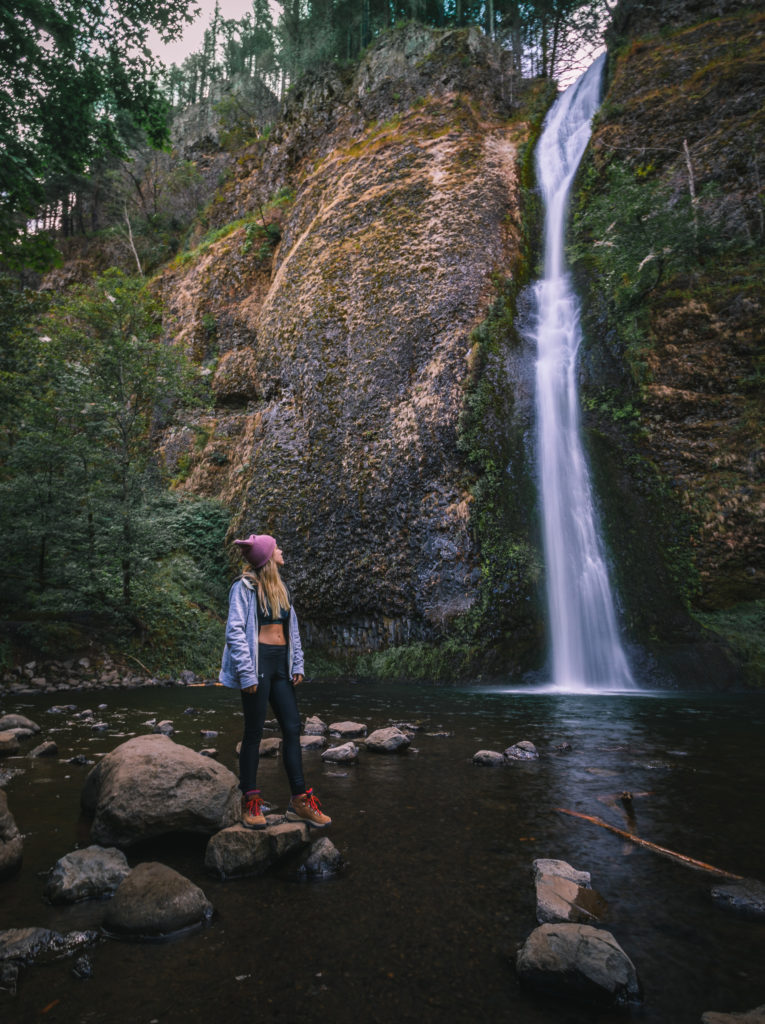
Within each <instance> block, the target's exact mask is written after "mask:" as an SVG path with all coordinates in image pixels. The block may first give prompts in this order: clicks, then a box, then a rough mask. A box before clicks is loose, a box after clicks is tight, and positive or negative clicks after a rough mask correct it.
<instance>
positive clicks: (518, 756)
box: [505, 740, 539, 761]
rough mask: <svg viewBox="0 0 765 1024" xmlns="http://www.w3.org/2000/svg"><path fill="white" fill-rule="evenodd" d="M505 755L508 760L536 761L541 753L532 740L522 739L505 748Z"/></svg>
mask: <svg viewBox="0 0 765 1024" xmlns="http://www.w3.org/2000/svg"><path fill="white" fill-rule="evenodd" d="M505 757H506V758H507V760H508V761H534V760H535V759H536V758H538V757H539V754H538V753H537V748H536V747H535V746H534V744H533V743H531V742H530V740H521V742H520V743H515V744H514V745H513V746H512V747H508V748H507V749H506V750H505Z"/></svg>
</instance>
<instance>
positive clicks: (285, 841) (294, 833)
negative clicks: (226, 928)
mask: <svg viewBox="0 0 765 1024" xmlns="http://www.w3.org/2000/svg"><path fill="white" fill-rule="evenodd" d="M267 820H268V821H269V825H268V828H266V829H259V830H255V829H249V828H245V827H244V825H242V824H241V823H240V824H237V825H232V826H231V827H230V828H226V829H223V830H222V831H221V832H217V833H216V834H215V835H214V836H211V837H210V840H209V842H208V844H207V849H206V850H205V867H206V868H207V870H208V871H210V872H211V873H212V874H214V875H217V876H218V878H223V879H226V878H236V877H238V876H241V875H259V874H262V873H263V872H264V871H267V870H268V868H270V867H271V866H272V865H274V864H277V863H278V862H279V861H280V860H283V859H284V858H285V857H288V856H289V855H290V854H291V853H293V852H295V851H296V850H298V849H300V848H301V847H302V846H305V845H306V843H307V842H308V826H307V825H304V824H302V823H301V822H284V821H283V819H282V818H281V817H277V818H276V819H275V820H276V821H278V822H279V823H278V824H275V825H271V823H270V822H271V820H272V819H271V818H270V817H269V818H268V819H267Z"/></svg>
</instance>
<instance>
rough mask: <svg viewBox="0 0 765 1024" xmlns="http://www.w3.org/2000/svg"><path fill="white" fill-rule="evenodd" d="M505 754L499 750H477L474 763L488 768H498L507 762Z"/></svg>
mask: <svg viewBox="0 0 765 1024" xmlns="http://www.w3.org/2000/svg"><path fill="white" fill-rule="evenodd" d="M505 763H506V762H505V755H504V754H500V752H499V751H498V750H477V751H476V752H475V754H473V764H480V765H483V766H484V767H486V768H497V767H499V765H503V764H505Z"/></svg>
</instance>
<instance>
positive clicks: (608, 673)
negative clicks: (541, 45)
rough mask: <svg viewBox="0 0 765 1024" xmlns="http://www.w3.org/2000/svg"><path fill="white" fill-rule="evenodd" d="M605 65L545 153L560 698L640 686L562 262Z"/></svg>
mask: <svg viewBox="0 0 765 1024" xmlns="http://www.w3.org/2000/svg"><path fill="white" fill-rule="evenodd" d="M604 61H605V57H600V58H598V60H597V61H595V63H594V64H593V65H592V67H590V68H589V70H588V71H587V72H586V73H585V74H584V75H582V77H581V78H580V79H579V80H578V81H577V82H575V83H574V85H572V86H571V87H570V88H569V89H567V90H566V92H565V93H563V94H562V95H561V96H560V97H559V99H558V100H556V102H555V104H554V105H553V107H552V108H551V110H550V112H549V113H548V115H547V119H546V121H545V127H544V131H543V133H542V136H541V138H540V140H539V143H538V146H537V154H536V162H537V175H538V180H539V182H540V184H541V186H542V191H543V194H544V197H545V207H546V214H545V274H544V279H543V280H542V281H539V282H538V283H537V284H536V285H535V287H534V297H535V306H536V317H535V327H534V335H535V338H536V344H537V353H538V359H537V425H538V444H539V472H540V480H541V493H542V513H543V520H544V546H545V560H546V567H547V600H548V605H549V613H550V630H551V635H552V655H553V688H554V689H558V690H568V691H571V690H584V691H590V690H621V689H627V688H633V687H634V685H635V683H634V680H633V678H632V674H631V672H630V669H629V665H628V664H627V659H626V657H625V654H624V651H623V650H622V646H621V643H620V641H619V632H618V629H617V624H616V614H615V611H614V602H613V598H612V595H611V587H610V585H609V582H608V572H607V569H606V562H605V557H604V554H603V550H602V546H601V543H600V540H599V537H598V532H597V526H596V516H595V509H594V505H593V499H592V491H591V487H590V479H589V473H588V470H587V463H586V460H585V457H584V450H583V448H582V441H581V436H580V428H579V400H578V395H577V387H576V354H577V349H578V348H579V342H580V341H581V327H580V323H579V310H578V306H577V302H576V298H575V296H574V293H573V290H572V287H571V281H570V278H569V274H568V273H567V271H566V267H565V260H564V254H563V239H564V227H565V216H566V207H567V203H568V195H569V191H570V188H571V182H572V180H573V177H574V174H575V173H576V169H577V167H578V165H579V161H580V160H581V158H582V154H583V153H584V150H585V147H586V145H587V142H588V140H589V138H590V134H591V128H590V122H591V120H592V117H593V115H594V113H595V111H596V110H597V109H598V106H599V102H600V79H601V74H602V70H603V64H604Z"/></svg>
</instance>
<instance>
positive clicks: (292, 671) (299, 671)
mask: <svg viewBox="0 0 765 1024" xmlns="http://www.w3.org/2000/svg"><path fill="white" fill-rule="evenodd" d="M287 664H288V672H289V676H290V678H292V676H293V675H303V674H304V670H303V646H302V644H301V643H300V631H299V630H298V621H297V615H295V609H294V608H292V607H291V608H290V624H289V643H288V651H287ZM218 680H219V681H220V682H221V683H223V685H224V686H231V687H233V688H234V689H236V690H246V689H247V687H248V686H256V685H257V684H258V599H257V596H256V594H255V591H254V588H253V585H252V584H251V583H250V581H249V580H248V579H246V578H245V577H241V578H240V579H238V580H236V581H235V582H234V584H233V585H232V587H231V590H230V591H229V594H228V621H227V622H226V646H225V647H224V648H223V663H222V664H221V669H220V674H219V675H218Z"/></svg>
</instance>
